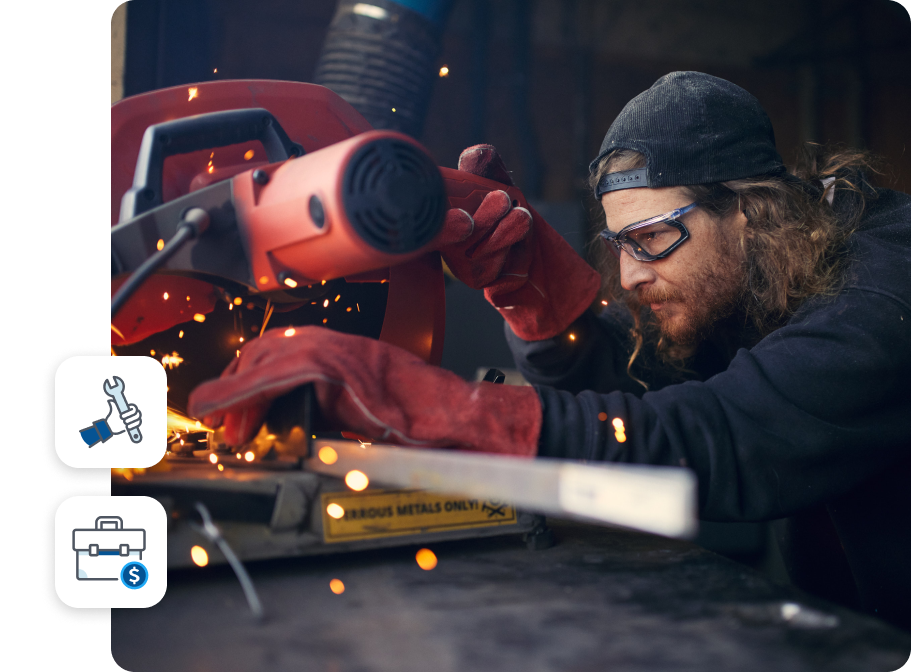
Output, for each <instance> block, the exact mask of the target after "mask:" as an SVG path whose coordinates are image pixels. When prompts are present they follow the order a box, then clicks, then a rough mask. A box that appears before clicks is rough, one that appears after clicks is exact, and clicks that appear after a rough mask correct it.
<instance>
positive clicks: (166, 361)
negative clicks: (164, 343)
mask: <svg viewBox="0 0 911 672" xmlns="http://www.w3.org/2000/svg"><path fill="white" fill-rule="evenodd" d="M181 364H183V357H181V356H180V355H178V354H177V353H176V352H172V353H171V354H170V355H167V354H166V355H164V356H163V357H162V358H161V365H162V366H163V367H165V368H166V369H168V370H169V371H170V370H171V369H176V368H177V367H178V366H180V365H181Z"/></svg>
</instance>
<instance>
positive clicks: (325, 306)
mask: <svg viewBox="0 0 911 672" xmlns="http://www.w3.org/2000/svg"><path fill="white" fill-rule="evenodd" d="M328 307H329V299H326V300H325V301H323V308H328Z"/></svg>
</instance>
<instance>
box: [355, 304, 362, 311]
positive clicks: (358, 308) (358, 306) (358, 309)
mask: <svg viewBox="0 0 911 672" xmlns="http://www.w3.org/2000/svg"><path fill="white" fill-rule="evenodd" d="M354 305H355V306H357V312H361V304H359V303H355V304H354Z"/></svg>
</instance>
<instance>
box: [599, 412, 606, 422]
mask: <svg viewBox="0 0 911 672" xmlns="http://www.w3.org/2000/svg"><path fill="white" fill-rule="evenodd" d="M598 420H600V421H601V422H604V421H605V420H607V413H598Z"/></svg>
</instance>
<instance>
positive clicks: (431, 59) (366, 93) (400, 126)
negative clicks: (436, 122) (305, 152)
mask: <svg viewBox="0 0 911 672" xmlns="http://www.w3.org/2000/svg"><path fill="white" fill-rule="evenodd" d="M451 5H452V0H403V1H402V2H391V1H390V0H370V1H369V2H352V1H351V0H341V2H339V6H338V10H337V11H336V13H335V17H334V18H333V19H332V23H331V25H330V26H329V32H328V34H327V36H326V42H325V44H324V45H323V51H322V55H321V56H320V60H319V63H318V64H317V67H316V72H315V74H314V78H313V81H314V82H315V83H316V84H321V85H322V86H325V87H328V88H330V89H332V90H333V91H335V92H336V93H337V94H339V95H340V96H341V97H342V98H344V99H345V100H346V101H348V102H349V103H351V105H352V106H353V107H354V108H355V109H356V110H357V111H358V112H360V113H361V114H363V115H364V116H365V117H366V118H367V120H368V121H369V122H370V123H371V124H372V125H373V127H374V128H385V129H392V130H396V131H401V132H403V133H407V134H408V135H410V136H412V137H419V136H420V134H421V131H422V129H423V126H424V118H425V116H426V114H427V107H428V105H429V103H430V95H431V93H432V90H433V83H434V80H435V79H436V77H437V69H436V65H437V63H436V60H437V57H438V56H439V52H440V38H441V35H442V32H443V24H444V22H445V19H446V17H447V15H448V12H449V8H450V6H451Z"/></svg>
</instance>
